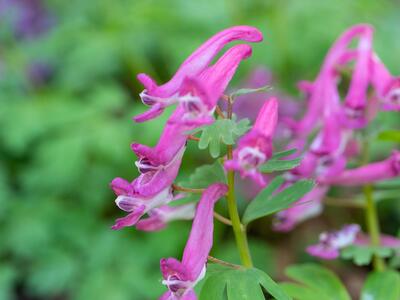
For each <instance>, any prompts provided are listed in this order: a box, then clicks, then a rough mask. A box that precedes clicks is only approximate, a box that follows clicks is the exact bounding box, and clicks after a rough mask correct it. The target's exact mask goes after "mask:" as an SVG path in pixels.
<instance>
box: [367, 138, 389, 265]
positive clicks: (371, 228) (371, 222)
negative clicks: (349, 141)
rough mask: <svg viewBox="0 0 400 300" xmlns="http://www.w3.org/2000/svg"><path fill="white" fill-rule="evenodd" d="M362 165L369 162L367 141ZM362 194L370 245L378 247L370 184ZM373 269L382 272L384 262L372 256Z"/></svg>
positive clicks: (377, 221)
mask: <svg viewBox="0 0 400 300" xmlns="http://www.w3.org/2000/svg"><path fill="white" fill-rule="evenodd" d="M363 152H364V153H363V154H364V155H363V164H367V163H368V161H369V143H368V141H367V140H365V141H364V147H363ZM363 192H364V196H365V202H366V206H365V217H366V222H367V228H368V234H369V236H370V239H371V245H372V246H375V247H379V246H380V244H381V241H380V228H379V220H378V214H377V210H376V205H375V201H374V199H373V194H374V190H373V187H372V185H371V184H367V185H365V186H363ZM373 265H374V269H375V270H376V271H383V270H384V269H385V261H384V260H383V259H382V258H381V257H378V256H376V255H375V256H374V259H373Z"/></svg>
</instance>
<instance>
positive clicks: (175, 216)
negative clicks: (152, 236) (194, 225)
mask: <svg viewBox="0 0 400 300" xmlns="http://www.w3.org/2000/svg"><path fill="white" fill-rule="evenodd" d="M195 208H196V205H195V204H194V203H188V204H185V205H179V206H168V205H163V206H161V207H158V208H154V209H152V210H151V211H149V212H148V215H149V217H148V218H145V219H141V220H140V221H138V222H137V224H136V229H138V230H143V231H158V230H161V229H164V228H165V227H166V226H167V224H168V223H169V222H172V221H176V220H192V219H193V218H194V213H195Z"/></svg>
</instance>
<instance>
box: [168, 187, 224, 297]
mask: <svg viewBox="0 0 400 300" xmlns="http://www.w3.org/2000/svg"><path fill="white" fill-rule="evenodd" d="M227 191H228V189H227V186H226V185H225V184H222V183H215V184H212V185H210V186H209V187H208V188H207V189H206V190H205V191H204V192H203V195H202V196H201V199H200V201H199V204H198V206H197V209H196V215H195V217H194V220H193V225H192V230H191V232H190V236H189V239H188V241H187V243H186V247H185V250H184V252H183V258H182V262H180V261H178V260H176V259H175V258H167V259H162V260H161V261H160V266H161V272H162V274H163V278H164V280H163V282H162V283H163V284H164V285H166V286H167V288H168V291H167V292H166V293H165V294H164V295H163V296H161V298H160V300H195V299H197V297H196V295H195V293H194V291H193V287H194V286H195V285H196V284H197V282H199V281H200V280H201V279H202V278H203V277H204V275H205V273H206V262H207V257H208V254H209V252H210V250H211V247H212V244H213V227H214V216H213V212H214V204H215V202H216V201H217V200H218V199H219V198H221V197H222V196H223V195H224V194H226V193H227Z"/></svg>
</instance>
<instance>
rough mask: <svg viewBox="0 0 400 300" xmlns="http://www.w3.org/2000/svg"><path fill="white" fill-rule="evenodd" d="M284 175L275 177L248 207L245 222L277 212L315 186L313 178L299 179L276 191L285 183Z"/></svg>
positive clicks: (244, 217)
mask: <svg viewBox="0 0 400 300" xmlns="http://www.w3.org/2000/svg"><path fill="white" fill-rule="evenodd" d="M283 182H284V179H283V177H282V176H278V177H275V178H274V179H273V180H272V181H271V182H270V184H269V185H268V186H267V187H266V188H264V189H263V190H262V191H261V192H260V193H259V194H258V195H257V196H256V198H255V199H254V200H253V201H251V203H250V204H249V205H248V207H247V208H246V210H245V212H244V215H243V222H244V223H245V224H248V223H250V222H251V221H253V220H255V219H258V218H261V217H265V216H268V215H270V214H273V213H276V212H278V211H280V210H284V209H287V208H289V207H290V205H291V204H292V203H293V202H295V201H297V200H299V199H300V198H302V197H303V196H304V195H305V194H307V193H308V192H309V191H311V189H312V188H313V187H314V182H313V181H311V180H299V181H297V182H295V183H294V184H292V185H290V186H289V187H286V188H285V189H284V190H282V191H280V192H278V193H275V194H274V192H275V191H276V190H277V189H278V188H279V187H280V186H281V185H282V184H283Z"/></svg>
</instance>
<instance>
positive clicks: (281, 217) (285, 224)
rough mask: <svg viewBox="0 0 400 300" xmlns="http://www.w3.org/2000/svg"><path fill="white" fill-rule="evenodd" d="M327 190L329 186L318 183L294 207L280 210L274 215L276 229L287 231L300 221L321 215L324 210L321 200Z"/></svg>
mask: <svg viewBox="0 0 400 300" xmlns="http://www.w3.org/2000/svg"><path fill="white" fill-rule="evenodd" d="M327 191H328V188H327V187H325V186H318V185H317V186H316V187H314V189H313V190H311V191H310V192H309V193H308V194H306V195H305V196H304V197H303V198H302V199H300V200H298V201H297V202H296V203H295V204H294V205H293V206H292V207H290V208H288V209H285V210H283V211H280V212H278V213H277V214H276V215H275V217H274V222H273V227H274V230H276V231H283V232H287V231H290V230H292V229H293V228H294V227H295V226H296V225H297V224H298V223H301V222H303V221H305V220H307V219H309V218H312V217H314V216H316V215H319V214H320V213H321V211H322V204H321V202H322V199H323V198H324V196H325V194H326V193H327Z"/></svg>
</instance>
